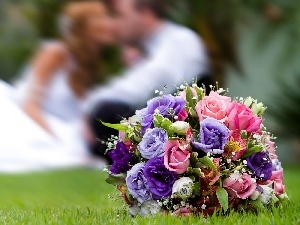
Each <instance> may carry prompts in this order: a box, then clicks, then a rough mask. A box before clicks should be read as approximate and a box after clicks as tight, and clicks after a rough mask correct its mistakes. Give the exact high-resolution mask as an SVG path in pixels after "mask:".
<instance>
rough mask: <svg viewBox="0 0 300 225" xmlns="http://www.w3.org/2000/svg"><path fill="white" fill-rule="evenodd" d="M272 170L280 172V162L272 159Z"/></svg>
mask: <svg viewBox="0 0 300 225" xmlns="http://www.w3.org/2000/svg"><path fill="white" fill-rule="evenodd" d="M272 170H273V171H277V170H282V166H281V162H280V161H279V160H278V159H272Z"/></svg>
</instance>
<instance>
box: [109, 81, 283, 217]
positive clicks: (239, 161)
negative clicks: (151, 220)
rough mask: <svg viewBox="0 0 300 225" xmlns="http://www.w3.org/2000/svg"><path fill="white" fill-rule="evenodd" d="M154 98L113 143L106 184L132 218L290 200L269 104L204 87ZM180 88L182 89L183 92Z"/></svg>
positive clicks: (120, 127)
mask: <svg viewBox="0 0 300 225" xmlns="http://www.w3.org/2000/svg"><path fill="white" fill-rule="evenodd" d="M178 90H179V91H178V93H177V94H175V95H164V94H163V93H162V92H159V91H156V93H158V97H155V98H153V99H151V100H149V101H148V103H147V107H146V108H144V109H142V110H139V111H137V112H136V115H134V116H133V117H131V118H129V119H127V120H124V121H122V123H121V124H107V123H104V124H105V125H106V126H108V127H111V128H114V129H118V130H119V131H120V133H119V137H112V138H111V139H110V140H109V141H108V155H109V156H110V158H111V159H112V162H113V163H112V165H111V166H109V167H108V168H107V171H108V173H109V177H108V178H107V180H106V181H107V182H108V183H110V184H113V185H116V186H117V188H118V189H119V190H120V191H121V193H122V196H123V197H124V200H125V202H126V203H127V204H128V206H129V211H130V213H131V214H132V215H134V216H135V215H141V216H147V215H153V214H156V213H160V212H168V213H172V214H173V215H184V216H188V215H191V214H199V213H201V214H204V215H209V214H212V213H213V212H214V211H221V212H226V211H227V210H230V209H234V210H241V209H249V210H251V209H253V210H259V209H263V208H265V207H268V206H272V205H274V204H278V203H280V201H282V200H283V199H286V198H287V195H286V193H285V187H284V183H283V169H282V167H281V163H280V162H279V160H278V158H277V155H276V153H275V143H274V142H272V141H271V140H272V135H271V134H270V133H269V132H268V131H267V130H266V128H265V126H264V125H263V123H262V122H263V118H262V116H263V113H264V111H265V110H266V108H265V107H264V105H263V104H262V103H258V102H257V100H255V99H253V98H251V97H248V98H246V99H243V98H236V99H231V98H230V97H227V96H226V91H225V90H223V89H222V88H221V89H217V88H213V91H211V92H210V94H209V95H208V96H206V95H205V90H204V89H203V88H200V87H198V86H197V85H195V84H194V85H192V87H190V86H187V85H185V86H183V85H182V86H181V87H180V88H179V89H178ZM180 90H181V91H180Z"/></svg>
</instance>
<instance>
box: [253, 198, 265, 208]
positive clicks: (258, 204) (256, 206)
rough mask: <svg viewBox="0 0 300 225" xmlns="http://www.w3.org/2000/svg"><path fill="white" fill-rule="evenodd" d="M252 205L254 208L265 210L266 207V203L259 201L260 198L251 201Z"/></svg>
mask: <svg viewBox="0 0 300 225" xmlns="http://www.w3.org/2000/svg"><path fill="white" fill-rule="evenodd" d="M249 203H250V205H252V206H253V208H255V209H257V210H264V209H265V207H264V205H263V204H262V202H261V201H259V200H258V199H257V200H255V201H249Z"/></svg>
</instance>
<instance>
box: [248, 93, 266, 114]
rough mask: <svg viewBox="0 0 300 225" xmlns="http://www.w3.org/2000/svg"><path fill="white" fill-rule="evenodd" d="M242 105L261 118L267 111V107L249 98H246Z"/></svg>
mask: <svg viewBox="0 0 300 225" xmlns="http://www.w3.org/2000/svg"><path fill="white" fill-rule="evenodd" d="M244 104H245V105H246V106H247V107H249V108H251V110H252V112H253V113H254V114H255V115H258V116H262V115H263V114H264V112H265V111H266V109H267V107H265V106H264V104H263V103H261V102H259V103H257V100H256V99H253V98H251V97H248V98H246V99H245V101H244Z"/></svg>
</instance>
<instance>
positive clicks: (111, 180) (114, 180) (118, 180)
mask: <svg viewBox="0 0 300 225" xmlns="http://www.w3.org/2000/svg"><path fill="white" fill-rule="evenodd" d="M125 177H126V175H125V174H119V175H114V176H111V177H108V178H107V179H106V180H105V181H106V183H108V184H112V185H120V184H125V183H126V182H125Z"/></svg>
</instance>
